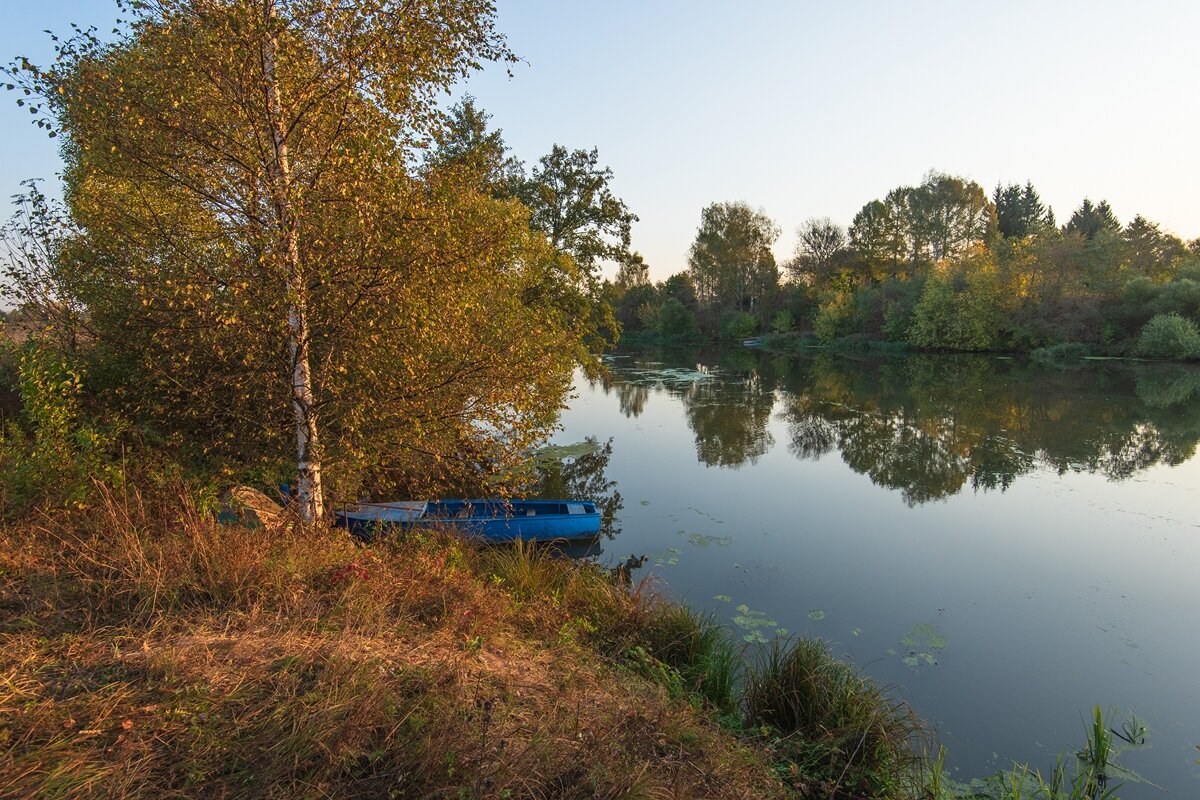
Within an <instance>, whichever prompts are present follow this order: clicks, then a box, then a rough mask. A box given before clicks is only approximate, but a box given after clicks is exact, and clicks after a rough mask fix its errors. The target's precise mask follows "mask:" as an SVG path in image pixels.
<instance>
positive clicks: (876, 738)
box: [744, 639, 927, 798]
mask: <svg viewBox="0 0 1200 800" xmlns="http://www.w3.org/2000/svg"><path fill="white" fill-rule="evenodd" d="M744 704H745V716H746V724H747V726H749V727H757V726H761V727H762V729H763V731H764V734H765V735H767V736H769V737H771V738H772V746H773V747H774V748H775V750H776V751H777V753H778V756H779V758H780V759H782V760H784V761H785V762H786V763H787V764H788V765H789V768H790V767H791V766H792V765H794V768H795V771H796V772H797V773H798V774H800V775H806V776H814V777H815V778H817V779H818V780H819V781H820V783H821V788H820V791H821V792H822V793H823V796H827V797H830V798H858V797H917V796H920V795H921V793H922V789H923V776H922V772H923V761H922V759H921V757H920V756H919V753H921V752H922V750H923V746H924V745H925V744H926V739H927V733H926V730H925V728H924V726H923V725H922V724H921V722H920V721H919V720H918V719H917V718H916V717H915V716H914V715H913V713H912V711H911V710H910V709H909V708H908V706H907V705H905V704H904V703H901V702H897V701H894V700H891V699H890V698H889V697H888V696H887V694H886V693H885V692H884V690H883V689H882V688H881V687H879V686H878V685H877V684H876V683H875V682H874V681H873V680H871V679H870V678H868V677H866V676H864V675H862V674H861V673H860V672H859V671H858V670H856V669H855V668H854V667H852V666H851V665H849V664H847V663H845V662H843V661H840V660H839V659H837V658H835V657H834V656H833V654H832V653H831V652H830V650H829V648H828V646H826V645H825V643H824V642H821V641H819V640H809V639H790V640H775V641H774V642H772V643H770V644H769V645H766V646H765V647H764V648H762V649H761V650H760V651H759V652H758V654H757V656H756V658H755V659H754V660H752V662H751V664H750V666H749V668H748V673H747V676H746V682H745V691H744Z"/></svg>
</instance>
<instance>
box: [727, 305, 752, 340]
mask: <svg viewBox="0 0 1200 800" xmlns="http://www.w3.org/2000/svg"><path fill="white" fill-rule="evenodd" d="M757 330H758V317H757V316H755V315H754V314H747V313H746V312H745V311H732V312H730V313H729V314H727V315H725V317H724V318H723V319H722V320H721V338H723V339H747V338H749V337H751V336H753V335H754V333H755V331H757Z"/></svg>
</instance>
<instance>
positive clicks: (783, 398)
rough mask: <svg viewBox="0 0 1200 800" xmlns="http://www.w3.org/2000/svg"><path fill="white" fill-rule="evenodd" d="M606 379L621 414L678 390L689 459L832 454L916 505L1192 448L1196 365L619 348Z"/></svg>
mask: <svg viewBox="0 0 1200 800" xmlns="http://www.w3.org/2000/svg"><path fill="white" fill-rule="evenodd" d="M611 367H612V369H611V374H610V376H608V377H606V379H605V382H604V383H603V384H602V388H603V389H604V391H605V393H606V394H609V395H615V396H616V398H617V401H618V403H619V404H620V409H621V412H622V413H623V414H625V415H626V416H627V417H637V416H639V415H641V414H642V413H644V411H645V409H646V406H647V404H648V403H651V402H654V399H653V398H654V395H656V394H662V395H666V396H668V397H672V398H675V399H677V400H678V401H679V402H680V403H681V405H682V407H683V411H684V415H685V417H686V419H687V423H688V426H689V427H690V429H691V430H692V432H693V433H694V435H695V442H696V457H697V460H698V461H699V462H700V463H702V464H704V465H707V466H718V467H725V468H733V469H736V468H738V467H740V466H743V465H745V464H753V463H755V462H756V461H758V459H760V458H761V457H762V456H764V455H765V454H766V453H767V452H769V451H770V450H771V448H772V447H773V446H774V445H775V440H774V438H773V436H772V434H771V431H770V427H769V423H770V422H771V420H772V417H773V416H774V418H775V419H777V420H780V421H782V422H783V423H784V426H783V427H784V428H785V429H786V436H787V440H786V446H787V449H788V451H789V452H790V453H791V454H792V455H794V456H795V457H796V458H800V459H807V460H819V459H821V458H823V457H827V456H829V455H831V454H832V453H834V451H837V452H838V453H839V454H840V456H841V458H842V460H843V461H844V462H845V463H846V464H847V465H848V466H849V467H850V468H851V469H853V470H854V471H856V472H858V473H861V474H864V475H867V476H869V477H870V478H871V480H872V481H873V482H874V483H875V484H877V485H879V486H883V487H887V488H890V489H895V490H898V491H899V492H900V493H901V496H902V497H903V499H904V501H905V502H906V503H907V504H909V505H910V506H912V505H919V504H922V503H927V502H930V501H932V500H939V499H943V498H946V497H949V496H951V495H954V494H956V493H958V492H961V491H962V490H963V489H964V488H965V487H967V486H970V487H971V488H972V489H973V490H975V491H991V490H995V489H999V490H1001V491H1003V490H1004V489H1007V488H1008V487H1009V486H1010V485H1012V483H1013V482H1014V481H1015V480H1016V479H1017V478H1018V477H1019V476H1021V475H1024V474H1026V473H1028V472H1030V471H1031V470H1033V469H1035V468H1038V467H1049V468H1052V469H1054V470H1056V471H1058V472H1059V473H1063V472H1066V471H1084V472H1094V473H1101V474H1103V475H1106V476H1108V477H1109V478H1111V479H1122V478H1127V477H1129V476H1131V475H1133V474H1134V473H1136V472H1138V471H1140V470H1143V469H1145V468H1147V467H1150V466H1153V465H1155V464H1170V465H1176V464H1180V463H1183V462H1184V461H1186V460H1188V459H1189V458H1191V457H1192V455H1193V454H1194V453H1195V451H1196V445H1197V442H1198V441H1200V414H1197V413H1196V407H1195V406H1196V401H1197V400H1200V368H1197V367H1194V366H1188V365H1180V364H1174V365H1158V364H1140V363H1128V362H1103V363H1088V364H1086V365H1084V366H1082V367H1080V368H1076V369H1069V370H1062V369H1057V368H1052V367H1043V366H1040V365H1036V364H1032V363H1030V362H1028V361H1024V360H1019V359H1006V358H995V357H982V356H946V355H937V356H931V355H913V356H907V357H901V358H896V357H892V358H871V357H859V358H850V357H845V356H840V355H834V354H830V353H819V354H817V355H815V356H810V357H795V358H790V357H777V356H771V355H769V354H764V353H761V352H757V351H752V350H747V349H735V350H731V351H725V352H707V351H658V352H654V353H652V354H631V353H620V354H618V355H617V357H615V358H614V359H613V360H612V364H611Z"/></svg>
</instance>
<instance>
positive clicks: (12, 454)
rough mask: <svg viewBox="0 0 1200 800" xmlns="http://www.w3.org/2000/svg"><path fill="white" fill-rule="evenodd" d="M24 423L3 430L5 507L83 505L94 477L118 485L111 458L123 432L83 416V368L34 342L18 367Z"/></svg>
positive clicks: (0, 461) (0, 465) (0, 479)
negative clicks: (116, 442)
mask: <svg viewBox="0 0 1200 800" xmlns="http://www.w3.org/2000/svg"><path fill="white" fill-rule="evenodd" d="M18 385H19V388H20V396H21V416H22V417H23V418H24V422H25V425H24V427H22V426H20V425H17V424H10V425H9V426H8V428H7V429H6V430H4V431H3V432H2V433H0V497H2V499H3V504H2V505H3V508H4V510H5V511H7V512H11V511H20V510H23V509H25V508H27V507H29V506H32V505H37V504H49V505H83V504H84V503H85V502H86V501H87V500H88V499H89V497H91V495H92V494H93V489H94V486H93V481H94V480H102V481H106V482H108V483H109V484H115V483H116V482H118V480H119V478H120V472H119V470H117V469H116V468H115V466H113V464H112V460H111V458H110V456H111V451H112V449H113V445H114V442H115V440H116V437H117V434H118V433H119V431H118V430H117V429H104V428H101V427H99V426H96V425H92V424H89V423H87V422H86V421H85V420H84V419H83V414H82V406H81V396H82V393H83V376H82V373H81V372H80V371H79V370H77V369H75V368H73V367H72V366H71V365H70V364H69V363H68V362H67V361H66V360H65V359H64V358H63V357H62V356H61V355H60V354H59V353H56V352H54V351H53V350H52V349H50V348H48V347H46V346H44V345H42V344H39V343H38V342H36V341H30V342H29V343H28V344H27V345H26V346H25V347H24V348H23V349H22V351H21V356H20V362H19V366H18Z"/></svg>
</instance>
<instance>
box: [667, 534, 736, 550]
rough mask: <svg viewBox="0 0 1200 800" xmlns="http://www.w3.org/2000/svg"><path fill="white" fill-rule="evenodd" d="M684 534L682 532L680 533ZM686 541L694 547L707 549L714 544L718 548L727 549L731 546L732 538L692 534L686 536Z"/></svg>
mask: <svg viewBox="0 0 1200 800" xmlns="http://www.w3.org/2000/svg"><path fill="white" fill-rule="evenodd" d="M680 533H684V531H680ZM688 541H689V542H691V543H692V544H694V545H696V547H708V546H709V545H710V544H715V545H717V546H718V547H728V546H729V545H731V544H733V537H732V536H709V535H706V534H703V533H692V534H689V535H688Z"/></svg>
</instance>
